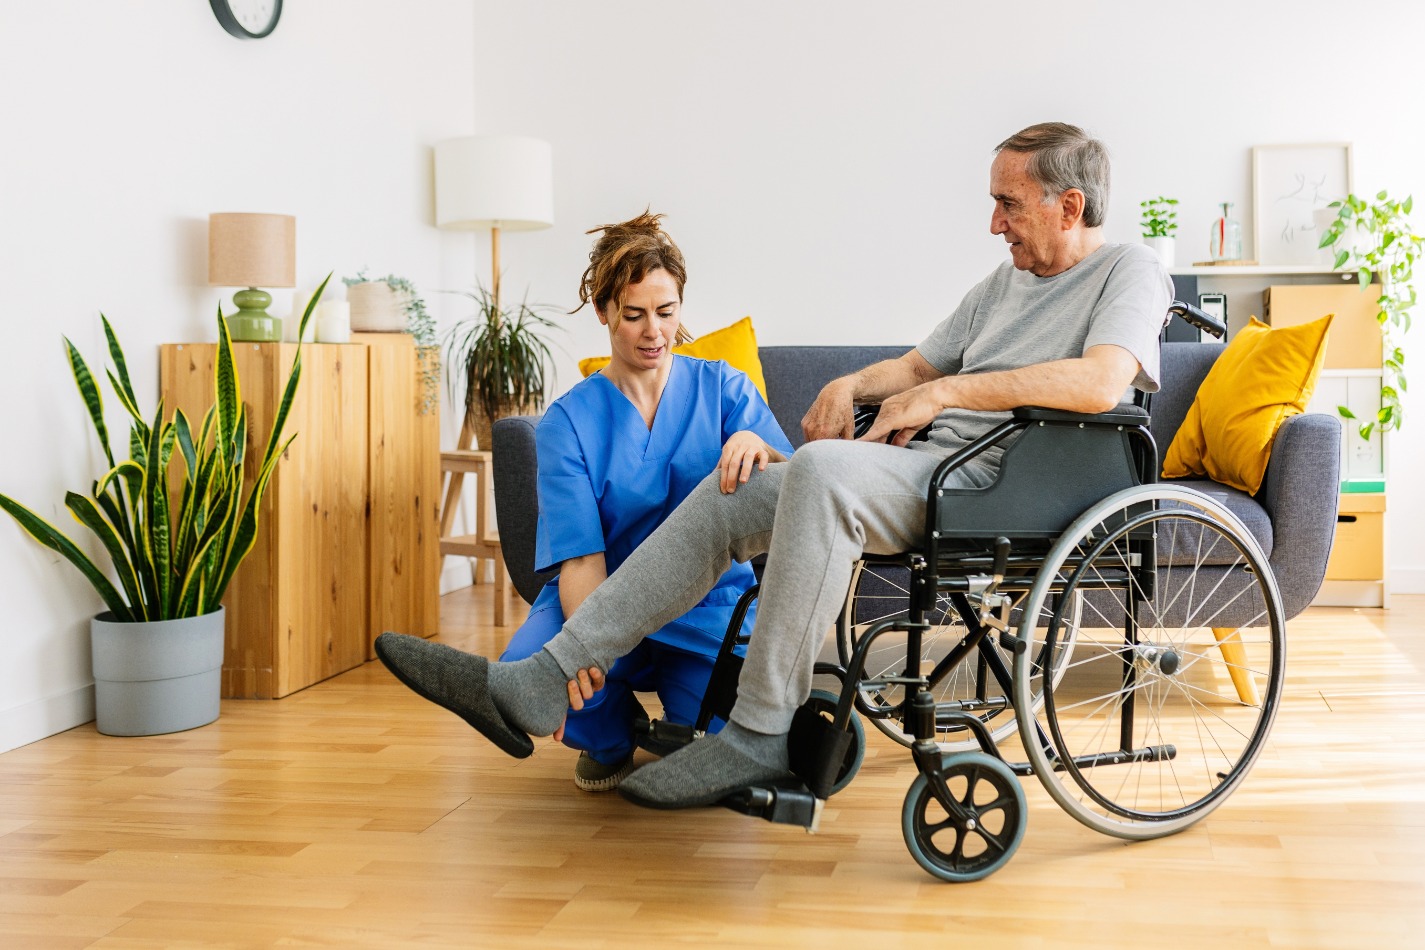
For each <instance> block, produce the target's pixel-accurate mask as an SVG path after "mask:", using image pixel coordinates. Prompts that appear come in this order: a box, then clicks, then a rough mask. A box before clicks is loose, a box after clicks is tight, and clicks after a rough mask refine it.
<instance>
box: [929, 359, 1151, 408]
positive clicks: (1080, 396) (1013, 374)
mask: <svg viewBox="0 0 1425 950" xmlns="http://www.w3.org/2000/svg"><path fill="white" fill-rule="evenodd" d="M1121 383H1122V380H1121V378H1120V374H1115V373H1112V372H1109V371H1106V370H1104V369H1103V368H1102V367H1100V366H1097V365H1095V364H1094V362H1093V361H1090V360H1086V359H1070V360H1055V361H1053V362H1050V363H1039V364H1036V365H1034V366H1025V367H1022V368H1020V369H1014V370H1006V371H1004V372H999V373H971V374H965V375H959V376H947V377H945V378H943V379H940V380H937V381H936V382H934V383H932V384H931V385H932V387H933V388H934V389H935V392H936V400H937V401H938V402H940V403H941V404H942V405H944V406H954V407H958V408H961V409H976V410H982V411H987V412H995V411H1004V410H1009V409H1015V408H1017V407H1019V406H1043V407H1045V408H1047V409H1063V410H1067V411H1069V412H1107V411H1108V410H1110V409H1112V408H1113V407H1114V406H1116V405H1118V401H1119V399H1120V398H1121V397H1122V396H1123V393H1124V392H1125V391H1126V390H1127V388H1128V385H1127V384H1126V383H1123V384H1121Z"/></svg>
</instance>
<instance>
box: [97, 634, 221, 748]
mask: <svg viewBox="0 0 1425 950" xmlns="http://www.w3.org/2000/svg"><path fill="white" fill-rule="evenodd" d="M226 616H227V612H226V610H225V609H224V608H222V607H219V608H218V609H217V610H215V611H214V612H213V613H210V614H204V615H203V616H201V617H185V618H183V619H180V620H155V621H148V622H143V623H120V622H118V621H117V620H115V619H114V615H113V614H112V613H110V612H108V611H106V612H104V613H102V614H100V615H99V616H97V617H95V618H94V619H93V620H91V621H90V622H89V637H90V642H91V644H92V645H93V648H94V711H95V725H96V726H97V727H98V729H99V731H100V732H102V733H103V734H104V735H106V736H157V735H163V734H164V733H169V732H182V731H183V730H185V729H195V728H197V727H198V726H206V725H207V724H208V723H210V722H212V721H213V720H214V719H217V718H218V709H219V705H220V703H219V700H220V699H221V697H222V692H223V682H222V674H223V629H224V619H225V617H226Z"/></svg>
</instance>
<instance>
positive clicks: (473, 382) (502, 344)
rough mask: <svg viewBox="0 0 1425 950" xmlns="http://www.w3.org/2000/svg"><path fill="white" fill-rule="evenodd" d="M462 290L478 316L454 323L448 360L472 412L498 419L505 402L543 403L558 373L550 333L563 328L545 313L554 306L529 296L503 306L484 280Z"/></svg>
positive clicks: (468, 410)
mask: <svg viewBox="0 0 1425 950" xmlns="http://www.w3.org/2000/svg"><path fill="white" fill-rule="evenodd" d="M460 295H461V296H462V297H466V298H468V299H469V300H471V301H472V302H473V303H474V304H475V315H474V316H472V317H470V318H468V319H466V320H462V321H460V322H459V323H457V324H456V325H455V326H453V327H451V328H450V333H449V334H448V335H447V337H446V365H448V366H450V367H452V370H451V374H450V375H451V383H452V385H453V384H454V381H455V376H456V369H455V368H456V367H458V368H459V371H460V376H461V377H462V378H463V379H464V381H465V412H466V414H467V415H472V414H474V413H475V410H476V409H477V408H479V409H482V410H483V411H484V412H485V414H486V416H487V417H488V418H491V419H493V418H496V416H497V415H498V410H499V407H500V405H501V404H502V403H510V402H513V403H515V404H516V405H521V404H529V405H532V406H534V407H536V408H538V407H541V406H543V405H544V388H545V373H546V372H549V373H551V374H552V372H553V369H552V367H551V366H550V353H549V345H548V343H546V342H545V338H544V337H545V334H546V332H547V331H549V330H551V329H556V328H557V327H558V324H556V323H554V322H553V321H552V320H550V319H548V318H547V317H545V316H543V313H547V312H549V311H551V310H552V309H553V308H551V307H547V306H543V305H540V304H535V305H533V306H531V305H530V304H528V303H526V302H525V301H520V303H519V305H518V306H516V307H514V308H505V307H501V306H499V305H498V304H497V303H496V301H495V298H494V296H493V295H492V294H491V293H490V292H489V291H488V290H486V289H485V288H484V287H482V286H478V285H477V286H476V288H475V290H474V292H470V291H461V292H460ZM550 380H551V381H552V380H553V376H552V375H551V377H550Z"/></svg>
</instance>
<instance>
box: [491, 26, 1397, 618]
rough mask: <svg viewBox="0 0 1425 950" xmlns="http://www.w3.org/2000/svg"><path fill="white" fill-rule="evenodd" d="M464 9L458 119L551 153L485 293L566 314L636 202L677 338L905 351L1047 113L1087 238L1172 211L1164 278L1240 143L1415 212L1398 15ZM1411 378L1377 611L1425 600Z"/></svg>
mask: <svg viewBox="0 0 1425 950" xmlns="http://www.w3.org/2000/svg"><path fill="white" fill-rule="evenodd" d="M479 10H480V11H481V13H480V15H479V16H478V18H477V19H478V20H479V23H480V29H479V32H478V40H477V42H478V53H479V55H478V57H477V88H479V89H481V90H484V89H495V88H498V89H499V94H498V95H494V96H484V95H481V96H479V97H477V98H478V103H477V107H478V109H479V117H480V126H481V127H482V128H484V127H489V128H499V129H504V130H508V131H519V132H523V133H526V134H531V135H537V136H541V137H544V138H547V139H549V140H551V141H552V142H553V145H554V155H555V179H556V180H555V188H556V216H557V218H558V221H557V224H556V226H555V227H554V228H553V229H551V230H549V231H544V232H539V233H537V234H520V235H513V236H511V237H510V238H509V239H507V241H506V242H505V244H504V247H503V256H504V259H505V260H506V261H507V262H508V263H507V270H508V275H509V276H508V277H507V280H508V281H509V285H513V286H517V287H522V286H525V285H528V286H529V287H530V294H531V298H532V299H540V300H548V301H551V302H555V303H560V304H563V305H564V307H565V309H568V308H569V307H570V306H572V304H573V303H574V302H576V301H577V297H576V286H577V279H578V276H579V274H580V273H581V272H582V269H583V266H584V264H585V263H586V258H585V255H586V254H587V251H588V246H589V243H588V242H589V238H587V237H585V236H584V234H583V233H582V232H583V231H584V230H585V229H587V228H589V227H592V226H594V225H596V224H602V223H605V222H610V221H616V220H622V219H623V218H626V217H628V216H630V215H631V214H633V213H635V212H637V211H640V210H642V208H643V207H644V205H646V204H651V205H652V207H653V208H654V210H657V211H662V212H666V213H667V214H668V215H669V219H668V222H667V223H668V225H669V229H670V231H671V232H672V233H673V234H674V235H675V237H676V238H677V239H678V241H679V243H680V244H681V246H682V247H683V250H684V251H685V253H686V255H687V257H688V260H689V262H690V280H689V284H688V288H687V296H686V300H685V317H686V319H687V321H688V322H689V323H690V324H691V325H692V328H693V329H694V330H695V331H697V330H699V329H711V328H714V327H718V326H722V325H725V324H726V323H729V322H731V321H732V320H734V319H736V318H738V317H740V316H742V315H743V314H747V313H750V314H752V316H753V318H754V320H755V323H756V328H757V333H758V339H759V340H760V341H762V342H764V343H794V342H823V343H913V342H916V341H918V340H919V339H920V337H921V336H922V335H923V334H924V333H925V332H926V331H927V330H928V329H929V328H930V327H931V326H932V325H933V324H934V322H936V321H937V320H938V319H940V318H941V317H942V316H943V315H945V314H946V313H948V312H949V310H950V309H951V308H952V307H953V306H954V304H955V303H956V302H957V301H958V299H959V297H960V296H961V294H963V292H964V291H965V290H967V289H968V288H969V287H970V286H971V285H972V284H973V283H974V282H975V281H976V280H978V279H979V278H980V277H982V276H983V275H984V274H985V273H986V272H987V271H988V270H989V269H990V268H991V267H993V266H994V265H995V264H997V263H998V262H999V261H1001V260H1002V259H1003V258H1004V254H1005V251H1004V248H1003V244H1002V241H1001V239H999V238H995V237H992V236H991V235H990V234H989V233H988V223H989V221H988V219H989V211H990V202H989V199H988V197H987V191H988V187H987V185H988V167H989V160H990V158H991V149H992V148H993V146H994V145H995V144H996V143H997V142H999V141H1000V140H1001V139H1003V138H1004V137H1006V136H1007V135H1009V134H1010V133H1012V132H1014V131H1015V130H1016V129H1019V128H1021V127H1023V126H1025V125H1027V124H1029V123H1032V122H1038V121H1044V120H1049V119H1061V120H1066V121H1071V122H1075V123H1077V124H1080V125H1082V126H1084V127H1086V128H1088V129H1090V130H1092V131H1093V132H1095V133H1096V134H1098V135H1099V136H1100V137H1102V138H1103V139H1104V140H1105V141H1107V142H1108V144H1109V146H1110V148H1111V150H1112V153H1113V156H1114V162H1115V164H1114V168H1115V173H1114V195H1115V198H1114V201H1113V205H1112V208H1111V210H1110V215H1109V220H1108V227H1107V230H1108V234H1109V237H1110V239H1111V240H1121V241H1133V240H1137V235H1138V231H1137V220H1138V202H1139V201H1140V200H1142V199H1144V198H1148V197H1152V196H1155V195H1158V194H1162V193H1166V194H1170V195H1174V196H1176V197H1178V198H1179V199H1181V201H1182V204H1181V205H1180V215H1179V220H1180V222H1181V229H1180V231H1179V245H1180V246H1179V254H1180V255H1181V256H1182V258H1183V259H1185V260H1200V259H1202V258H1204V257H1205V256H1206V251H1207V233H1208V227H1209V224H1210V222H1211V221H1212V220H1213V219H1214V218H1215V216H1216V214H1217V213H1218V209H1217V206H1216V203H1217V202H1220V201H1232V202H1234V203H1235V205H1236V210H1237V211H1238V212H1239V214H1240V217H1241V219H1242V222H1243V225H1244V231H1245V233H1246V234H1247V235H1250V234H1251V228H1252V216H1251V204H1252V194H1251V147H1252V146H1253V145H1256V144H1273V143H1278V144H1279V143H1294V142H1333V141H1350V142H1353V143H1354V145H1355V165H1356V167H1355V182H1356V189H1357V191H1358V192H1363V193H1372V194H1373V193H1374V192H1375V191H1377V190H1378V189H1380V188H1383V187H1388V188H1389V189H1390V190H1391V191H1392V192H1393V193H1396V194H1401V195H1403V194H1407V193H1414V194H1415V195H1416V197H1417V198H1419V199H1421V200H1422V201H1425V162H1422V161H1421V156H1422V155H1425V116H1422V113H1421V109H1420V105H1419V102H1420V96H1419V88H1418V83H1417V82H1414V81H1413V79H1412V78H1411V77H1413V76H1414V74H1415V67H1414V65H1413V64H1414V63H1415V62H1416V60H1417V59H1418V56H1419V54H1420V52H1421V50H1422V48H1425V4H1420V3H1418V2H1416V0H1363V2H1358V3H1353V4H1343V3H1339V2H1325V0H1300V2H1294V3H1291V4H1286V3H1251V2H1247V3H1244V2H1241V0H1231V2H1227V0H1194V2H1192V3H1163V4H1155V3H1143V2H1141V0H1113V2H1084V3H1079V4H1064V3H1062V2H1058V0H1024V2H1020V3H1014V4H991V3H946V2H943V0H900V2H896V3H867V2H865V0H820V2H815V3H813V2H783V3H767V2H764V0H719V2H705V0H699V2H689V3H679V4H671V3H654V2H647V0H603V2H600V3H595V4H577V3H570V2H563V0H531V2H525V3H521V4H518V5H513V4H506V3H496V2H485V3H481V4H479ZM496 13H498V16H495V14H496ZM1353 40H1354V41H1358V42H1359V43H1361V44H1362V46H1363V47H1364V49H1363V51H1362V52H1361V53H1359V54H1356V55H1354V56H1353V55H1352V54H1351V53H1350V51H1349V50H1348V49H1347V48H1346V44H1347V43H1349V42H1351V41H1353ZM1372 82H1376V83H1379V84H1380V89H1379V90H1372V89H1370V88H1368V84H1370V83H1372ZM1422 207H1425V205H1422ZM1417 222H1418V224H1420V225H1422V226H1425V216H1421V215H1420V214H1417ZM1249 253H1250V249H1249ZM1421 277H1422V280H1425V274H1422V275H1421ZM1422 290H1425V287H1422ZM1234 316H1235V317H1236V318H1238V319H1241V318H1244V317H1245V314H1235V315H1234ZM1421 318H1422V320H1425V313H1422V315H1421ZM1234 322H1236V320H1234ZM567 323H568V326H569V333H568V334H567V342H566V346H567V348H568V350H569V355H568V357H567V358H565V359H563V360H562V361H561V364H560V367H559V371H560V383H561V385H562V386H563V387H567V386H568V385H570V384H571V383H572V382H574V381H575V380H576V379H577V374H576V370H575V369H574V362H575V358H576V357H578V356H583V355H588V354H591V353H600V352H603V353H606V352H608V350H607V340H606V338H605V337H604V336H603V333H602V331H601V330H600V329H599V328H598V327H597V325H596V323H595V321H594V319H593V317H592V316H591V314H590V312H589V311H588V310H585V311H584V312H583V313H582V314H581V315H579V316H576V317H571V318H568V320H567ZM1421 332H1422V331H1420V330H1416V331H1415V334H1414V337H1415V341H1414V342H1415V344H1416V348H1417V350H1419V347H1420V343H1419V338H1420V334H1421ZM1414 365H1415V367H1416V369H1415V371H1414V375H1415V377H1416V385H1415V390H1414V392H1415V395H1414V396H1413V398H1412V402H1413V406H1412V405H1410V404H1407V416H1408V417H1411V416H1412V415H1413V418H1411V421H1410V422H1409V423H1408V427H1407V428H1406V429H1405V431H1404V434H1403V435H1402V436H1401V437H1400V438H1397V439H1396V440H1395V442H1394V445H1393V447H1392V453H1393V455H1392V465H1391V471H1390V480H1391V484H1392V485H1393V486H1394V489H1395V490H1393V491H1392V492H1391V495H1390V505H1391V512H1390V520H1391V524H1392V528H1393V538H1392V545H1391V546H1392V550H1391V562H1392V564H1393V565H1394V568H1395V570H1394V575H1393V576H1394V580H1395V582H1396V588H1397V590H1415V591H1425V549H1422V547H1421V546H1420V545H1419V543H1418V541H1417V539H1418V538H1419V537H1420V536H1421V534H1422V533H1425V496H1423V495H1422V494H1421V493H1419V492H1413V491H1408V490H1406V486H1408V485H1416V484H1419V483H1420V482H1421V481H1422V480H1425V411H1421V409H1420V408H1416V407H1420V406H1421V400H1422V397H1421V396H1420V395H1419V393H1421V392H1422V391H1425V378H1421V377H1425V370H1422V369H1421V367H1425V356H1421V355H1417V356H1416V357H1415V364H1414Z"/></svg>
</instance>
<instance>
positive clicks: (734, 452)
mask: <svg viewBox="0 0 1425 950" xmlns="http://www.w3.org/2000/svg"><path fill="white" fill-rule="evenodd" d="M784 461H786V459H784V458H783V457H782V453H780V452H778V451H777V450H776V449H774V448H772V447H771V446H770V445H768V444H767V443H766V442H764V441H762V437H761V436H759V435H758V434H757V433H755V432H751V431H749V430H747V429H743V430H742V431H741V432H734V433H733V434H732V435H731V436H729V437H728V440H727V441H726V442H724V443H723V444H722V457H721V458H720V459H718V462H717V471H718V473H719V475H720V476H721V478H720V481H719V485H720V487H721V488H722V493H723V494H724V495H731V494H732V493H733V492H735V491H737V486H738V485H745V484H747V479H749V478H751V477H752V467H753V466H754V465H755V466H757V471H759V472H763V471H766V470H767V463H768V462H784Z"/></svg>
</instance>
